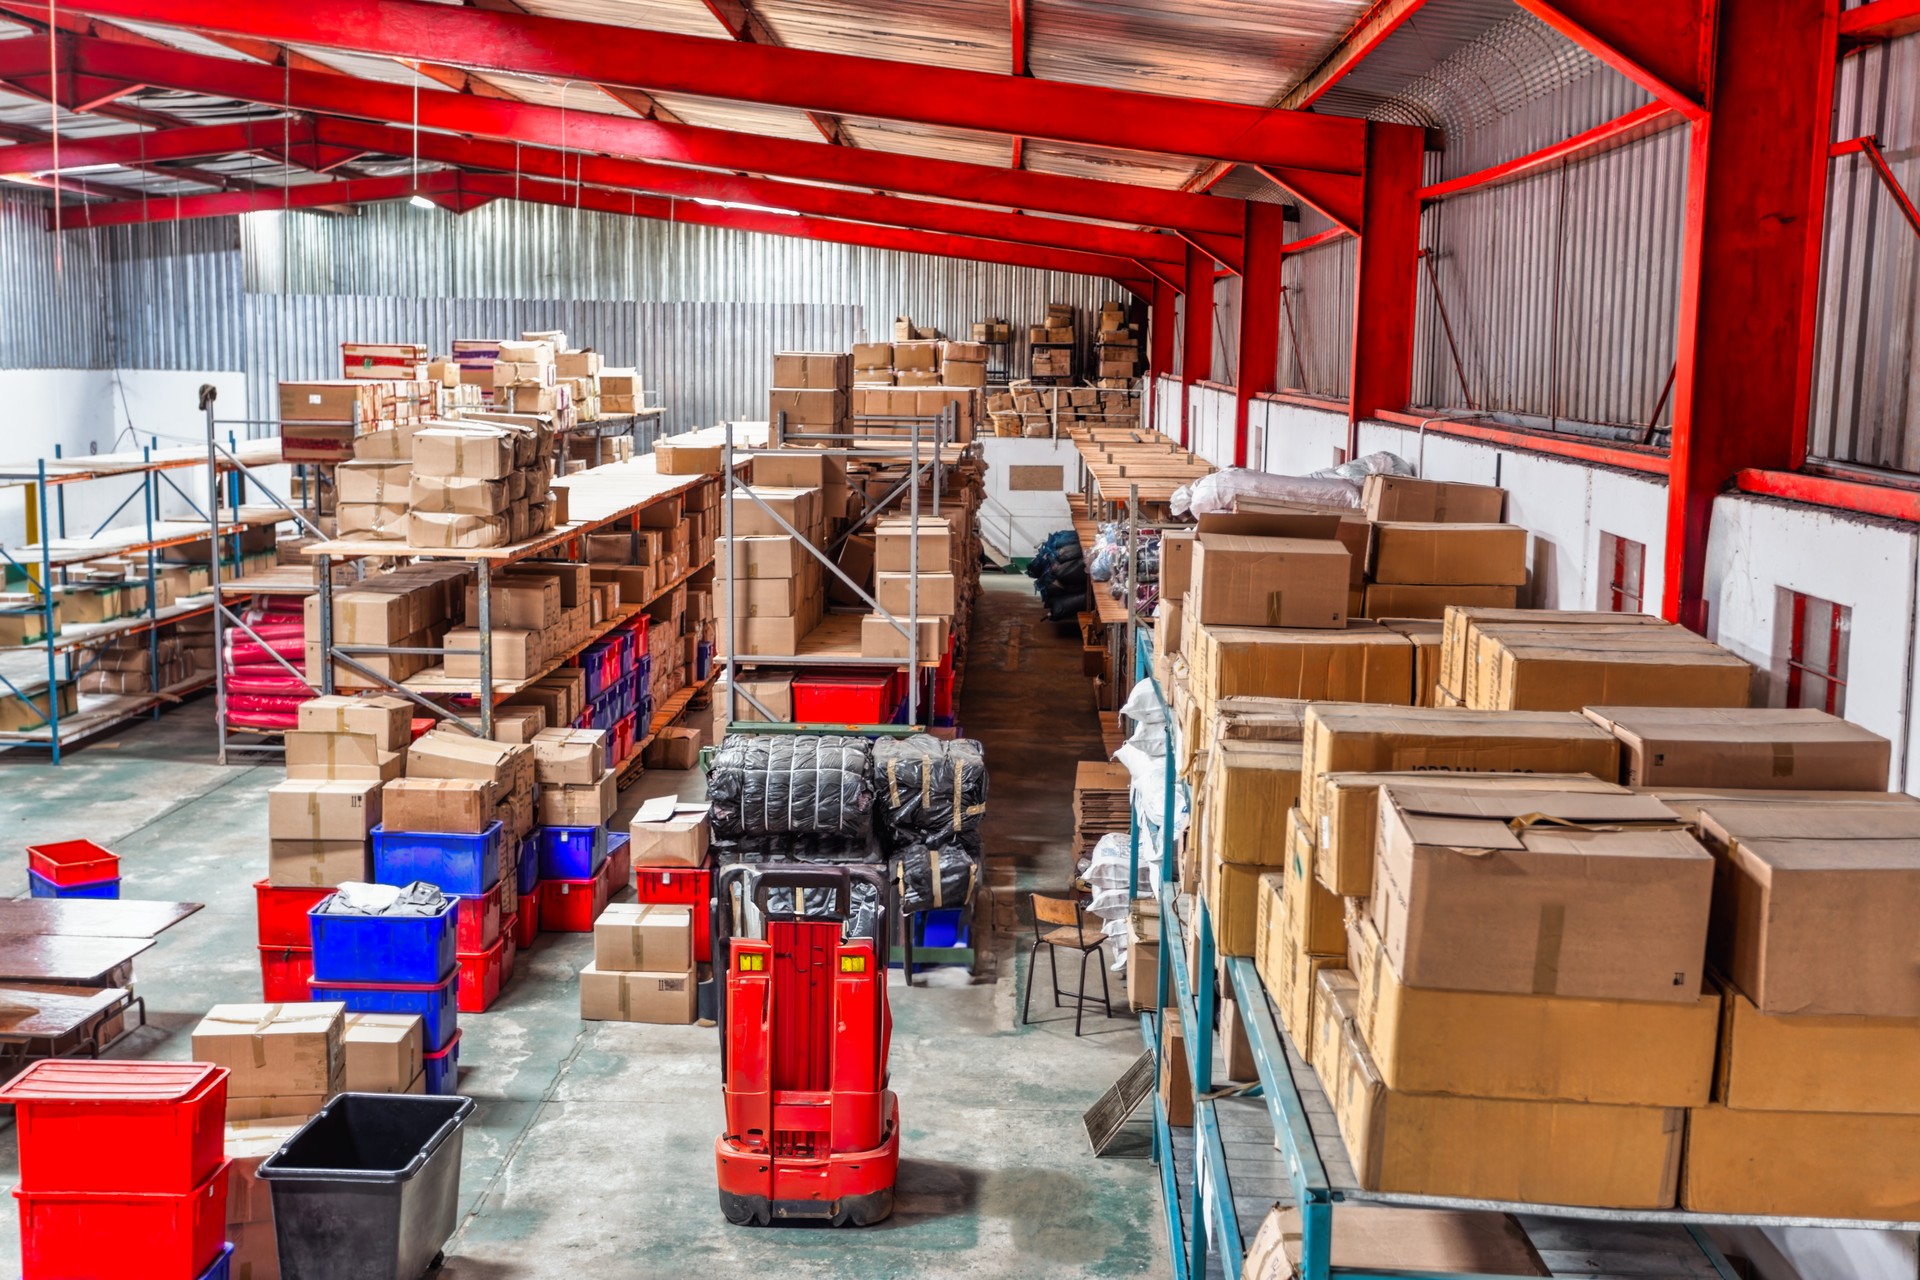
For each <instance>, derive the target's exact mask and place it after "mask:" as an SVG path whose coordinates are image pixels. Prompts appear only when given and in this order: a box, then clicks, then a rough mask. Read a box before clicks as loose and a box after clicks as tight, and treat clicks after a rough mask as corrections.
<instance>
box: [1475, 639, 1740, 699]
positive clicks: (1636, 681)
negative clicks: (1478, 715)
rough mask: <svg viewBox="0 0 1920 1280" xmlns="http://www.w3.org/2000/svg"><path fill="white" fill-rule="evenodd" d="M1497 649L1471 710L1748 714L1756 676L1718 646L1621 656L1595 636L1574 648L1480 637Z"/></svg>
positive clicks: (1649, 650)
mask: <svg viewBox="0 0 1920 1280" xmlns="http://www.w3.org/2000/svg"><path fill="white" fill-rule="evenodd" d="M1481 645H1482V647H1483V649H1485V648H1488V647H1491V649H1492V654H1491V674H1490V678H1485V677H1487V676H1488V673H1487V672H1486V671H1483V672H1482V676H1483V679H1482V681H1481V684H1480V687H1479V688H1478V689H1476V690H1475V691H1474V692H1473V693H1472V694H1471V695H1470V697H1469V699H1468V705H1469V706H1475V707H1480V708H1484V709H1487V710H1499V711H1577V710H1579V709H1580V708H1582V707H1589V706H1640V707H1744V706H1746V705H1747V702H1748V700H1749V698H1750V697H1751V692H1752V685H1753V668H1752V667H1751V666H1749V665H1748V664H1747V663H1746V661H1744V660H1743V659H1741V658H1737V657H1735V656H1734V655H1733V654H1731V653H1728V652H1727V651H1726V650H1724V649H1722V648H1720V647H1719V646H1718V645H1713V644H1709V643H1708V642H1706V641H1704V640H1702V641H1700V642H1699V643H1698V644H1697V645H1694V644H1688V645H1681V646H1668V645H1666V644H1659V645H1649V646H1648V647H1646V648H1643V649H1623V648H1620V647H1618V644H1617V643H1614V642H1612V641H1610V639H1609V638H1606V637H1601V636H1598V635H1592V634H1589V635H1587V636H1585V637H1580V638H1579V639H1578V640H1577V641H1576V642H1573V643H1568V642H1566V641H1562V640H1558V639H1555V640H1541V641H1538V642H1532V643H1529V642H1527V641H1523V640H1520V639H1518V638H1502V637H1495V636H1486V635H1483V636H1482V637H1481Z"/></svg>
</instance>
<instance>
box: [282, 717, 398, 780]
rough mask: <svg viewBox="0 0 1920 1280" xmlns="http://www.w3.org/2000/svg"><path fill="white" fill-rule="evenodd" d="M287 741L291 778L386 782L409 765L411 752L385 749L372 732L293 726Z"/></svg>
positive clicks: (288, 774)
mask: <svg viewBox="0 0 1920 1280" xmlns="http://www.w3.org/2000/svg"><path fill="white" fill-rule="evenodd" d="M283 741H284V742H285V745H286V754H287V777H288V778H308V779H328V780H332V781H352V782H385V781H387V780H388V779H389V778H397V777H399V776H400V774H401V771H402V770H403V769H404V768H405V766H406V760H407V753H405V752H400V751H386V750H383V749H382V748H381V747H380V736H379V735H375V734H371V733H336V732H332V731H329V730H313V729H293V730H290V731H288V732H287V733H286V734H284V735H283Z"/></svg>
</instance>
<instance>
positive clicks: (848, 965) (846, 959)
mask: <svg viewBox="0 0 1920 1280" xmlns="http://www.w3.org/2000/svg"><path fill="white" fill-rule="evenodd" d="M866 971H867V958H866V957H865V956H841V957H840V972H842V973H865V972H866Z"/></svg>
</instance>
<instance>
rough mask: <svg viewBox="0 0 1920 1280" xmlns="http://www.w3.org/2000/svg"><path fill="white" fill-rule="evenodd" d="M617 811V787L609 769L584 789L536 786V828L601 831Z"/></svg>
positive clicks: (614, 776) (618, 789)
mask: <svg viewBox="0 0 1920 1280" xmlns="http://www.w3.org/2000/svg"><path fill="white" fill-rule="evenodd" d="M619 807H620V783H619V779H618V777H617V775H616V774H615V773H614V771H613V770H611V769H609V770H607V771H606V772H605V773H603V774H601V775H600V778H599V780H598V781H596V782H592V783H588V784H587V785H585V786H555V785H550V784H547V783H542V784H541V785H540V795H539V810H538V812H539V815H540V825H542V826H547V827H602V826H605V825H606V824H607V823H608V822H609V821H611V820H612V818H613V814H614V810H616V809H618V808H619Z"/></svg>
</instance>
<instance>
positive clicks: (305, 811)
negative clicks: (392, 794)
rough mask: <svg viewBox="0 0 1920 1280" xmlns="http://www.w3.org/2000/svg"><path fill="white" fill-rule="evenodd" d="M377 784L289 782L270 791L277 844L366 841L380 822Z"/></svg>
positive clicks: (271, 828) (271, 830)
mask: <svg viewBox="0 0 1920 1280" xmlns="http://www.w3.org/2000/svg"><path fill="white" fill-rule="evenodd" d="M381 801H382V789H381V784H380V782H379V781H378V780H376V779H372V778H366V779H340V780H332V779H327V778H288V779H287V780H286V781H285V782H279V783H275V784H274V785H273V786H271V787H268V788H267V836H268V837H269V838H270V839H274V840H365V839H366V838H367V835H368V833H369V832H371V831H372V830H373V828H374V826H375V825H376V824H377V823H379V822H380V821H381Z"/></svg>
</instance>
